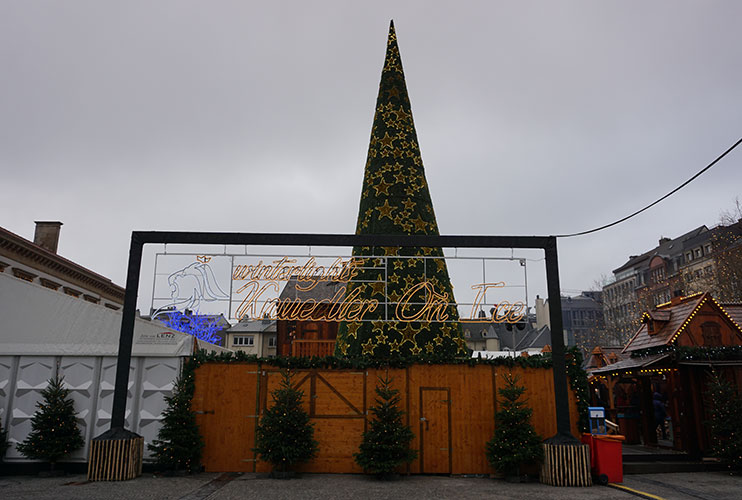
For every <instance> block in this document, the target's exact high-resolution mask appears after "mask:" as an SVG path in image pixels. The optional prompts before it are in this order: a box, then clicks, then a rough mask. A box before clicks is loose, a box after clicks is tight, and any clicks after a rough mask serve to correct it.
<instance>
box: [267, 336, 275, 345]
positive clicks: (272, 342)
mask: <svg viewBox="0 0 742 500" xmlns="http://www.w3.org/2000/svg"><path fill="white" fill-rule="evenodd" d="M268 347H276V336H275V335H271V336H270V337H268Z"/></svg>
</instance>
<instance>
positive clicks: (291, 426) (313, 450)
mask: <svg viewBox="0 0 742 500" xmlns="http://www.w3.org/2000/svg"><path fill="white" fill-rule="evenodd" d="M281 375H282V380H281V385H280V386H279V387H278V388H277V389H276V390H274V391H272V392H271V397H272V398H273V406H271V407H270V408H268V409H267V410H265V413H264V414H263V417H262V418H261V419H260V421H259V422H258V427H257V436H256V439H255V451H256V452H257V453H258V454H259V455H260V458H261V459H262V460H265V461H266V462H270V463H271V464H272V465H273V473H272V476H273V477H275V478H288V477H291V475H292V473H291V472H290V468H291V467H292V466H293V465H294V464H298V463H303V462H308V461H309V460H310V459H312V458H313V457H314V456H315V455H316V454H317V449H318V446H319V443H317V441H315V440H314V425H313V424H312V423H311V422H309V415H308V414H307V412H306V411H304V408H302V407H301V403H302V398H303V396H304V392H303V391H300V390H298V389H297V388H296V387H294V386H293V384H292V380H291V374H290V373H289V372H282V374H281Z"/></svg>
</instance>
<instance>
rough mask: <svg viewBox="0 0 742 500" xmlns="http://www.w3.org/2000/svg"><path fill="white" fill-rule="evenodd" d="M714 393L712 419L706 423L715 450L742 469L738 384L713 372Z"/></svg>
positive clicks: (711, 392)
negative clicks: (735, 384) (736, 385)
mask: <svg viewBox="0 0 742 500" xmlns="http://www.w3.org/2000/svg"><path fill="white" fill-rule="evenodd" d="M709 395H710V396H711V404H712V408H713V409H712V411H711V418H710V419H709V421H708V422H707V424H708V426H709V430H710V431H711V438H712V440H713V441H712V450H713V453H714V455H715V456H716V457H718V458H719V459H720V460H721V461H722V462H723V463H725V464H726V465H727V466H728V467H729V468H730V469H732V470H735V471H740V470H742V430H740V428H739V423H740V422H742V399H740V396H739V394H738V393H737V389H736V387H735V386H734V385H733V384H731V383H730V382H729V381H727V380H726V379H724V378H723V377H721V376H719V374H718V373H717V372H716V371H713V372H712V373H711V383H710V384H709Z"/></svg>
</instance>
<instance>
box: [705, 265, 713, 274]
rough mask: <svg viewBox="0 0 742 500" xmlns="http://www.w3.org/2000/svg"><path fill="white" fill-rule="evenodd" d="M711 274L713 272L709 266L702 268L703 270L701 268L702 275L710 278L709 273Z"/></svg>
mask: <svg viewBox="0 0 742 500" xmlns="http://www.w3.org/2000/svg"><path fill="white" fill-rule="evenodd" d="M712 272H713V270H712V269H711V266H706V267H704V268H703V273H704V274H705V275H706V276H711V273H712Z"/></svg>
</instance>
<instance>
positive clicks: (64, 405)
mask: <svg viewBox="0 0 742 500" xmlns="http://www.w3.org/2000/svg"><path fill="white" fill-rule="evenodd" d="M63 380H64V377H62V378H60V377H58V376H56V375H55V376H54V377H53V378H51V379H50V380H49V385H47V386H46V388H45V389H44V390H43V391H41V396H42V397H43V398H44V399H43V400H42V401H39V402H38V403H36V407H37V408H38V410H36V413H34V416H33V417H31V434H29V435H28V437H27V438H26V439H25V440H24V441H23V442H22V443H18V444H17V445H16V448H17V449H18V451H19V452H20V453H21V454H22V455H23V456H24V457H26V458H31V459H37V460H44V461H47V462H49V467H50V469H49V470H50V473H51V474H53V475H56V474H57V471H56V464H57V461H58V460H59V459H61V458H64V457H66V456H67V455H69V454H70V453H72V452H73V451H75V450H77V449H78V448H81V447H82V446H83V445H84V444H85V441H84V439H83V437H82V434H81V433H80V428H79V427H78V426H77V422H76V420H75V404H74V402H73V401H72V399H70V398H69V397H68V396H69V394H70V391H69V389H66V388H65V387H64V384H63Z"/></svg>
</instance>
